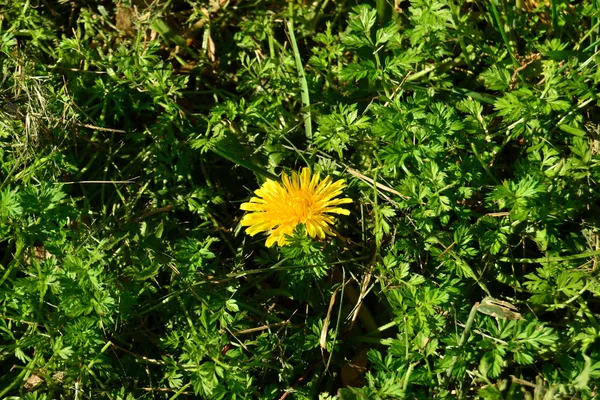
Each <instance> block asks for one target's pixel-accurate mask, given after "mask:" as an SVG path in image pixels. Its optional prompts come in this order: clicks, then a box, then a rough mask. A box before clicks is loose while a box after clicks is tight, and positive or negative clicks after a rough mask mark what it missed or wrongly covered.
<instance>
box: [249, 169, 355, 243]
mask: <svg viewBox="0 0 600 400" xmlns="http://www.w3.org/2000/svg"><path fill="white" fill-rule="evenodd" d="M281 180H282V182H283V183H279V182H276V181H273V180H270V179H267V182H265V183H264V184H263V185H262V186H261V187H260V189H258V190H256V191H255V192H254V193H255V194H256V197H252V198H251V199H250V201H249V202H247V203H244V204H242V205H241V207H240V208H241V209H242V210H245V211H251V212H249V213H247V214H246V215H245V216H244V218H242V222H241V224H242V226H246V227H247V228H246V233H248V234H249V235H250V236H254V235H256V234H257V233H259V232H269V237H268V239H267V243H266V244H267V247H271V246H272V245H273V244H274V243H275V242H277V244H278V245H279V246H283V245H285V244H287V243H288V242H287V240H286V235H291V234H292V233H294V230H295V229H296V226H298V224H304V226H305V228H306V232H307V233H308V235H310V237H313V238H314V237H320V238H324V237H325V235H326V234H327V235H333V232H332V230H331V228H330V227H329V225H331V224H333V222H334V221H335V219H334V217H333V216H332V215H329V214H343V215H348V214H350V212H349V211H348V210H346V209H344V208H340V207H338V206H339V205H340V204H345V203H351V202H352V200H351V199H347V198H344V199H335V198H334V197H336V196H338V195H340V194H341V193H342V189H344V188H345V187H346V184H345V182H344V180H343V179H340V180H338V181H336V182H333V183H332V180H331V177H329V176H328V177H326V178H325V179H323V180H322V181H321V180H320V177H319V173H318V172H317V173H315V174H313V175H312V177H311V172H310V169H308V168H303V169H302V172H301V173H300V174H298V173H297V172H295V171H294V172H292V176H291V177H289V176H287V175H286V174H285V173H284V174H282V176H281Z"/></svg>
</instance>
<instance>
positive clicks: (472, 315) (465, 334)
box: [446, 303, 479, 378]
mask: <svg viewBox="0 0 600 400" xmlns="http://www.w3.org/2000/svg"><path fill="white" fill-rule="evenodd" d="M478 308H479V303H475V305H473V307H472V308H471V312H470V313H469V318H468V319H467V323H466V324H465V329H464V330H463V333H462V335H461V337H460V340H459V342H458V346H457V348H458V349H459V350H460V349H462V347H463V346H464V344H465V342H466V341H467V338H468V337H469V333H470V332H471V327H472V326H473V322H474V321H475V315H477V309H478ZM457 360H458V356H454V357H452V363H451V364H450V366H449V367H448V370H446V377H447V378H450V376H452V370H453V369H454V365H455V364H456V361H457Z"/></svg>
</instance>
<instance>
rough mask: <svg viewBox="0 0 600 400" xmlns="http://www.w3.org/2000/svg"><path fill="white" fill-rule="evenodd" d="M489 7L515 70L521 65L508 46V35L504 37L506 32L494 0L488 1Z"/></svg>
mask: <svg viewBox="0 0 600 400" xmlns="http://www.w3.org/2000/svg"><path fill="white" fill-rule="evenodd" d="M490 7H491V9H492V15H493V16H494V20H495V21H496V25H498V30H499V31H500V35H501V36H502V40H503V41H504V45H505V46H506V50H507V51H508V54H509V55H510V59H511V60H512V62H513V65H514V66H515V68H519V67H520V66H521V64H519V61H517V59H516V58H515V55H514V53H513V48H512V46H511V45H510V41H509V39H508V35H506V31H505V30H504V23H503V22H502V18H501V17H500V13H499V12H498V8H497V7H496V4H495V3H494V0H490Z"/></svg>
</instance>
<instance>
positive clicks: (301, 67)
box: [287, 20, 313, 140]
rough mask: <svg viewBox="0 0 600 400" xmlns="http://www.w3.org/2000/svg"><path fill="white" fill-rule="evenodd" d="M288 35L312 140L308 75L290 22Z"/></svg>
mask: <svg viewBox="0 0 600 400" xmlns="http://www.w3.org/2000/svg"><path fill="white" fill-rule="evenodd" d="M287 29H288V34H289V37H290V42H291V43H292V50H293V51H294V59H295V60H296V69H297V70H298V80H299V81H300V88H301V90H302V91H301V96H302V105H303V107H304V131H305V132H306V138H307V139H309V140H311V139H312V137H313V133H312V119H311V116H310V96H309V94H308V84H307V82H306V75H304V65H302V59H301V58H300V51H299V50H298V43H297V42H296V35H294V23H293V21H291V20H289V21H288V23H287Z"/></svg>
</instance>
